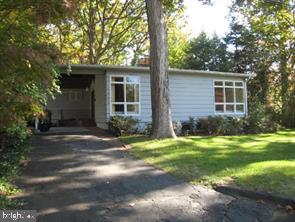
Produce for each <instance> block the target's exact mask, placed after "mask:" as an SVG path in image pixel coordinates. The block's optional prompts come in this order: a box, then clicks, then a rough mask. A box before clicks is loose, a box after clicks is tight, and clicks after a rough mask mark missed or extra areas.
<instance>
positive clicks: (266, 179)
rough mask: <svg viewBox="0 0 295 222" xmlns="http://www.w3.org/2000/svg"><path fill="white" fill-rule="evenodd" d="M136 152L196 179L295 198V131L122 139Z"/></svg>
mask: <svg viewBox="0 0 295 222" xmlns="http://www.w3.org/2000/svg"><path fill="white" fill-rule="evenodd" d="M121 139H122V140H123V142H125V143H129V144H131V146H132V149H131V151H130V152H131V154H132V155H134V156H136V157H138V158H142V159H144V160H145V161H146V162H147V163H150V164H152V165H155V166H157V167H160V168H162V169H163V170H164V171H166V172H169V173H171V174H173V175H176V176H177V177H180V178H183V179H185V180H186V181H189V182H192V183H201V184H205V185H214V184H223V183H231V184H233V185H236V186H239V187H244V188H248V189H253V190H258V191H266V192H270V193H274V194H279V195H282V196H286V197H293V198H294V197H295V131H294V130H284V131H279V132H277V133H273V134H259V135H241V136H215V137H213V136H189V137H180V138H178V139H176V140H173V139H165V140H152V139H150V138H148V137H144V136H138V135H136V136H128V137H122V138H121Z"/></svg>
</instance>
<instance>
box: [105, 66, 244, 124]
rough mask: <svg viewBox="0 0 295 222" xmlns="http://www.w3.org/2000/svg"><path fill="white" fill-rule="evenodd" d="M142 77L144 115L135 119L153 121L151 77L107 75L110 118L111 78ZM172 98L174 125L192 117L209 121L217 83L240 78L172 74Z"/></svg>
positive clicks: (108, 113) (141, 112) (107, 109)
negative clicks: (207, 117) (214, 83)
mask: <svg viewBox="0 0 295 222" xmlns="http://www.w3.org/2000/svg"><path fill="white" fill-rule="evenodd" d="M111 75H136V76H140V84H141V85H140V102H141V105H140V109H141V110H140V115H139V116H134V117H135V118H138V119H139V120H140V121H141V122H150V121H151V98H150V76H149V74H148V73H131V72H125V73H122V72H118V71H112V72H108V73H107V75H106V84H107V91H106V101H107V106H106V112H107V113H106V117H107V119H108V118H109V117H110V76H111ZM169 79H170V98H171V111H172V119H173V121H176V120H180V121H187V120H188V119H189V117H190V116H192V117H206V116H209V115H212V116H213V115H215V114H214V86H213V81H214V80H239V81H244V79H243V78H239V77H220V76H217V75H216V76H214V75H210V76H208V75H195V74H170V76H169Z"/></svg>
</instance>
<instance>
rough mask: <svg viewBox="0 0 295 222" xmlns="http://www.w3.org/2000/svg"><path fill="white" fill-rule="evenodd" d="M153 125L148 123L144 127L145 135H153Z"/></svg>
mask: <svg viewBox="0 0 295 222" xmlns="http://www.w3.org/2000/svg"><path fill="white" fill-rule="evenodd" d="M152 127H153V126H152V123H147V124H146V125H145V127H144V130H143V133H144V134H145V135H147V136H150V135H152Z"/></svg>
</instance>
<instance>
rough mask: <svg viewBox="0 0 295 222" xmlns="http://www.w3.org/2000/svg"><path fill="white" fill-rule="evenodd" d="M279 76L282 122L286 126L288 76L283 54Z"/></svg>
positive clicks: (285, 57) (285, 59) (285, 58)
mask: <svg viewBox="0 0 295 222" xmlns="http://www.w3.org/2000/svg"><path fill="white" fill-rule="evenodd" d="M279 70H280V74H281V100H282V120H283V125H287V122H288V116H287V115H288V112H287V108H288V101H289V76H288V70H287V56H286V54H285V53H283V52H281V54H280V66H279Z"/></svg>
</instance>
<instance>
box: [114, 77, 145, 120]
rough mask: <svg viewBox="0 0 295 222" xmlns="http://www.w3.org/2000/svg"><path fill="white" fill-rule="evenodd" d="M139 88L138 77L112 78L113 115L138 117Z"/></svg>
mask: <svg viewBox="0 0 295 222" xmlns="http://www.w3.org/2000/svg"><path fill="white" fill-rule="evenodd" d="M139 87H140V78H139V77H138V76H111V114H112V115H138V114H139V109H140V108H139V106H140V102H139V91H140V90H139Z"/></svg>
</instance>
